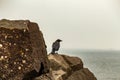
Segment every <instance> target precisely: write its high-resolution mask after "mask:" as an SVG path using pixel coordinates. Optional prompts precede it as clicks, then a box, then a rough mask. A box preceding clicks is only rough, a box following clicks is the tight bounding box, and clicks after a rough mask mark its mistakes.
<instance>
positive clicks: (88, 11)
mask: <svg viewBox="0 0 120 80" xmlns="http://www.w3.org/2000/svg"><path fill="white" fill-rule="evenodd" d="M3 18H6V19H17V20H19V19H24V20H25V19H29V20H31V21H33V22H36V23H38V24H39V26H40V29H41V30H42V32H43V34H44V38H45V41H46V44H47V46H48V48H51V44H52V42H53V41H55V40H56V39H57V38H60V39H62V40H63V42H62V44H61V47H62V48H77V49H104V50H106V49H107V50H108V49H115V50H120V0H0V19H3Z"/></svg>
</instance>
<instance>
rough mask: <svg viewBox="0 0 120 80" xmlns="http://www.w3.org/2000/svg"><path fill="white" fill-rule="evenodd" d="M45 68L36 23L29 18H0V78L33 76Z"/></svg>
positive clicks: (26, 79) (29, 78)
mask: <svg viewBox="0 0 120 80" xmlns="http://www.w3.org/2000/svg"><path fill="white" fill-rule="evenodd" d="M48 70H49V64H48V58H47V52H46V48H45V42H44V39H43V35H42V33H41V31H39V27H38V25H37V24H36V23H34V22H30V21H28V20H15V21H14V20H12V21H10V20H5V19H4V20H0V80H1V79H2V80H22V79H23V80H32V78H34V77H35V76H39V75H40V74H43V73H46V72H47V71H48Z"/></svg>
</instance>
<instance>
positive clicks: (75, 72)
mask: <svg viewBox="0 0 120 80" xmlns="http://www.w3.org/2000/svg"><path fill="white" fill-rule="evenodd" d="M48 59H49V60H50V68H51V72H52V75H53V77H54V79H55V80H97V79H96V77H95V76H94V75H93V73H92V72H90V71H89V70H88V69H87V68H84V67H83V62H82V60H81V59H80V58H78V57H70V56H67V55H60V54H54V55H53V54H50V55H49V56H48Z"/></svg>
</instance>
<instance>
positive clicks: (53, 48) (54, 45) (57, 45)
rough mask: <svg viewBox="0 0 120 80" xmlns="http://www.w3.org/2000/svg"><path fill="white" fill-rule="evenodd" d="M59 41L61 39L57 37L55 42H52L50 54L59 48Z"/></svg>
mask: <svg viewBox="0 0 120 80" xmlns="http://www.w3.org/2000/svg"><path fill="white" fill-rule="evenodd" d="M60 42H62V40H61V39H57V40H56V41H55V42H53V44H52V51H51V54H55V51H58V50H59V48H60Z"/></svg>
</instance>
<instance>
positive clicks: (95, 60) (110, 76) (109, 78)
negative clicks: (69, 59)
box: [60, 50, 120, 80]
mask: <svg viewBox="0 0 120 80" xmlns="http://www.w3.org/2000/svg"><path fill="white" fill-rule="evenodd" d="M60 53H63V54H67V55H70V56H77V57H80V58H81V59H82V61H83V63H84V67H86V68H89V70H90V71H91V72H93V73H94V75H95V76H96V78H97V80H120V51H97V50H62V51H60Z"/></svg>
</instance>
